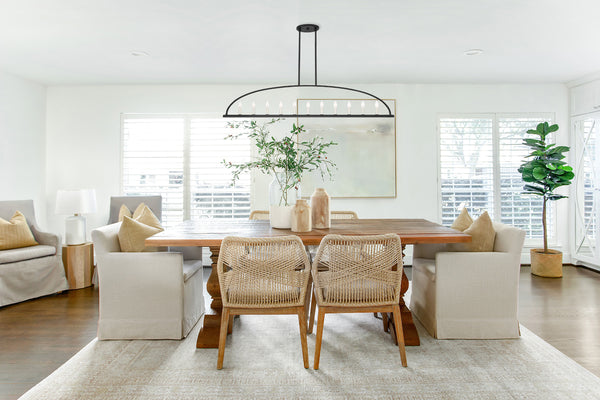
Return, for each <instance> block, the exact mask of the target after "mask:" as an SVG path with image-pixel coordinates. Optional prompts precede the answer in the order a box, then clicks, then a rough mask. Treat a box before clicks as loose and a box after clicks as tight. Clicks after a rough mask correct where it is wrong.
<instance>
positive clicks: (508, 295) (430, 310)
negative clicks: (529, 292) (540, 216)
mask: <svg viewBox="0 0 600 400" xmlns="http://www.w3.org/2000/svg"><path fill="white" fill-rule="evenodd" d="M494 229H495V231H496V238H495V242H494V251H493V252H449V251H445V250H446V246H447V245H440V244H418V245H415V246H414V252H413V267H412V284H411V286H412V293H411V299H410V309H411V311H412V312H413V315H415V316H416V317H417V318H418V319H419V321H421V323H422V324H423V326H424V327H425V328H426V329H427V331H428V332H429V333H430V334H431V335H432V336H433V337H435V338H437V339H504V338H516V337H519V335H520V331H519V321H518V318H517V309H518V298H519V268H520V259H521V250H522V248H523V241H524V239H525V232H524V231H523V230H521V229H518V228H514V227H511V226H508V225H504V224H500V223H494Z"/></svg>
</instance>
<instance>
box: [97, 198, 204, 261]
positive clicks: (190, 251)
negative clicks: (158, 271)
mask: <svg viewBox="0 0 600 400" xmlns="http://www.w3.org/2000/svg"><path fill="white" fill-rule="evenodd" d="M141 203H144V204H145V205H147V206H148V208H150V209H151V210H152V212H153V213H154V215H156V218H158V219H159V220H160V221H161V222H162V196H161V195H152V196H111V197H110V215H109V218H108V224H114V223H116V222H119V209H120V208H121V206H122V205H123V204H125V205H126V206H127V208H129V209H130V210H131V211H132V212H133V211H134V210H135V209H136V208H137V206H139V205H140V204H141ZM169 250H170V251H176V252H178V253H181V254H183V258H184V259H185V260H198V261H202V247H169Z"/></svg>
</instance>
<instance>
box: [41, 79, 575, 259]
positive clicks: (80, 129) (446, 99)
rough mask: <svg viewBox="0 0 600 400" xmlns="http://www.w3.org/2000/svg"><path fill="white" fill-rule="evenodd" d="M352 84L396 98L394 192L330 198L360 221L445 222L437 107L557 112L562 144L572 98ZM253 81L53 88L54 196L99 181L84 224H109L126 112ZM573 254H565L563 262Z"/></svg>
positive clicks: (200, 104)
mask: <svg viewBox="0 0 600 400" xmlns="http://www.w3.org/2000/svg"><path fill="white" fill-rule="evenodd" d="M350 86H352V87H356V88H358V89H363V90H367V91H370V92H372V93H375V94H377V95H378V96H380V97H382V98H394V99H396V101H397V112H396V116H397V128H396V129H397V169H398V171H397V173H398V182H397V188H398V196H397V198H394V199H334V200H333V204H332V207H333V208H334V209H352V210H355V211H357V212H358V214H359V216H360V217H363V218H369V217H389V218H392V217H396V218H426V219H430V220H433V221H438V220H439V207H438V164H437V160H438V154H437V131H436V122H437V116H438V114H439V113H486V112H554V113H555V114H556V122H557V123H558V124H559V126H561V127H562V132H563V135H561V136H560V137H559V141H560V142H563V143H567V142H568V135H567V134H566V132H567V131H568V129H567V128H568V95H567V89H566V87H565V86H564V85H561V84H547V85H454V84H453V85H439V84H436V85H430V84H426V85H425V84H423V85H418V84H389V85H358V86H357V85H350ZM255 88H256V86H252V87H249V86H224V85H184V86H171V85H169V86H149V85H148V86H89V87H85V86H82V87H50V88H49V89H48V96H47V109H48V111H47V116H48V117H47V125H46V129H47V143H48V151H47V154H48V170H47V182H46V183H47V193H48V198H49V199H50V200H51V201H50V202H51V203H52V198H53V196H55V194H56V190H57V189H65V188H66V189H69V188H72V189H77V188H87V187H93V188H95V189H96V191H97V195H98V207H99V212H98V213H97V214H96V215H91V216H89V217H88V228H93V227H96V226H100V225H103V224H104V223H105V222H106V220H107V219H108V201H109V197H110V196H111V195H116V194H119V191H120V183H119V179H120V154H121V152H120V140H121V139H120V138H121V133H120V114H121V113H207V114H209V115H212V116H220V115H222V114H223V111H224V109H225V107H226V106H227V104H228V103H229V102H230V101H231V100H233V99H234V98H235V97H237V96H238V95H240V94H242V93H244V92H246V91H248V90H251V89H255ZM316 95H317V96H318V95H319V94H318V93H317V94H316ZM295 96H297V94H294V93H293V94H290V97H289V98H287V99H283V100H284V102H286V104H287V103H291V101H293V99H294V98H295ZM323 97H331V96H325V95H324V96H323ZM271 103H273V102H271ZM257 183H258V185H257V186H258V187H257V188H256V190H257V192H259V193H263V192H264V193H265V194H266V191H267V187H266V182H265V181H264V180H260V179H259V180H257ZM261 186H262V187H261ZM304 195H307V194H306V193H304ZM265 198H266V196H265V197H261V196H258V195H257V196H256V197H255V200H256V201H255V204H254V207H256V208H265V207H266V204H263V203H264V202H265ZM53 206H54V205H53V204H52V207H53ZM50 209H53V208H50ZM567 215H568V213H567V201H566V200H565V201H564V202H563V203H560V202H559V221H558V227H559V229H558V231H559V235H560V237H559V242H560V244H562V245H563V246H562V247H563V250H564V251H567V249H568V248H569V247H568V237H569V236H568V233H567V231H568V229H567V226H568V224H567V220H566V218H567ZM48 217H49V218H48V220H49V224H50V225H51V226H52V228H53V229H55V230H57V231H61V230H62V217H59V216H55V215H52V213H49V216H48ZM568 259H569V258H568V254H565V262H568V261H567V260H568Z"/></svg>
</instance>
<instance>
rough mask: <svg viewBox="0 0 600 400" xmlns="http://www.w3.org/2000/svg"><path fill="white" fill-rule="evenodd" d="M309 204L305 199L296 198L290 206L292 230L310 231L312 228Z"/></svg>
mask: <svg viewBox="0 0 600 400" xmlns="http://www.w3.org/2000/svg"><path fill="white" fill-rule="evenodd" d="M311 217H312V216H311V213H310V206H309V205H308V202H307V201H306V200H296V205H295V206H294V208H292V232H310V231H311V230H312V226H311V225H312V224H311V219H312V218H311Z"/></svg>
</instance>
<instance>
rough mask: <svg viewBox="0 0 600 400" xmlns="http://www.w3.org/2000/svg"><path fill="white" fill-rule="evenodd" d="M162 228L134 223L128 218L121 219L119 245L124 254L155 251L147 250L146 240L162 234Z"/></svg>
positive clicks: (134, 221)
mask: <svg viewBox="0 0 600 400" xmlns="http://www.w3.org/2000/svg"><path fill="white" fill-rule="evenodd" d="M162 231H163V229H162V228H156V227H153V226H150V225H146V224H144V223H142V222H139V221H136V220H134V219H132V218H129V217H128V216H124V217H123V222H122V223H121V228H120V229H119V245H120V246H121V251H124V252H141V251H156V249H155V248H147V247H146V244H145V240H146V238H149V237H150V236H152V235H154V234H157V233H159V232H162Z"/></svg>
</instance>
